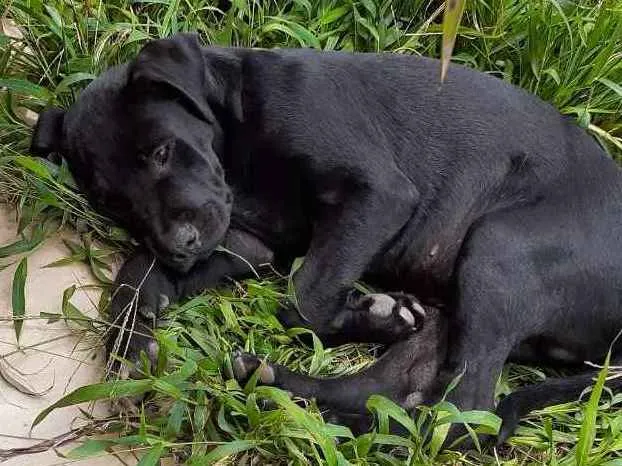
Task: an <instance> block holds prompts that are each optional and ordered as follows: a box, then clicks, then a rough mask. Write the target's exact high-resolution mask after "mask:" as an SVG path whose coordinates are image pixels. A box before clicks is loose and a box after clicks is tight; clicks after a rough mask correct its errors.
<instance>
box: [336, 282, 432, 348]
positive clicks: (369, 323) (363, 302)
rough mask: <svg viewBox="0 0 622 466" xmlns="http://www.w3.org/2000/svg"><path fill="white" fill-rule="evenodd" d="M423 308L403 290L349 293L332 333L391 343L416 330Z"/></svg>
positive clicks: (420, 321)
mask: <svg viewBox="0 0 622 466" xmlns="http://www.w3.org/2000/svg"><path fill="white" fill-rule="evenodd" d="M425 315H426V313H425V309H424V308H423V306H422V305H421V303H419V301H418V300H417V298H415V297H414V296H412V295H408V294H404V293H386V294H383V293H373V294H367V295H362V296H351V297H350V298H349V299H348V302H347V303H346V306H345V309H344V310H343V311H341V312H340V313H339V314H337V316H336V317H335V318H334V319H333V321H332V323H331V328H332V330H333V331H334V332H335V333H342V334H346V335H349V336H351V337H352V339H353V341H354V340H356V341H365V342H374V343H393V342H395V341H398V340H402V339H404V338H406V337H407V336H408V335H410V334H411V333H412V332H416V331H418V330H420V329H421V328H422V326H423V323H424V320H425Z"/></svg>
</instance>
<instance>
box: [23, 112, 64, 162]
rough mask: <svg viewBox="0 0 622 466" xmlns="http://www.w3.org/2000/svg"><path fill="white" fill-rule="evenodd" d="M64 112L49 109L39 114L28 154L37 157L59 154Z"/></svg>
mask: <svg viewBox="0 0 622 466" xmlns="http://www.w3.org/2000/svg"><path fill="white" fill-rule="evenodd" d="M64 118H65V111H64V110H63V109H60V108H49V109H47V110H44V111H43V112H41V113H40V114H39V119H38V120H37V124H36V125H35V129H34V132H33V135H32V141H31V143H30V152H31V153H32V154H33V155H36V156H38V157H47V156H48V155H50V154H52V153H57V152H60V148H61V141H62V137H63V120H64Z"/></svg>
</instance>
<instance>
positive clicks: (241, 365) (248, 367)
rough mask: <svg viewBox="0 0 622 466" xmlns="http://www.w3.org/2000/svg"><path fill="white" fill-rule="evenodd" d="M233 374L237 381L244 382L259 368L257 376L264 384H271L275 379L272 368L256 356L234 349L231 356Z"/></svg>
mask: <svg viewBox="0 0 622 466" xmlns="http://www.w3.org/2000/svg"><path fill="white" fill-rule="evenodd" d="M231 362H232V366H233V376H234V377H235V380H237V381H238V382H241V383H244V382H247V381H248V379H250V377H251V376H252V375H253V374H254V373H255V371H257V369H259V372H258V374H257V375H258V378H259V381H260V382H261V383H262V384H264V385H272V384H274V381H275V379H276V375H275V371H274V368H273V367H272V366H271V365H270V364H269V363H268V362H265V361H262V360H261V359H259V358H258V357H257V356H254V355H252V354H248V353H242V352H241V351H236V352H235V353H233V355H232V358H231Z"/></svg>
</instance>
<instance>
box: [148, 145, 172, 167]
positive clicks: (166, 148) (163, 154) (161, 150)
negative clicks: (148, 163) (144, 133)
mask: <svg viewBox="0 0 622 466" xmlns="http://www.w3.org/2000/svg"><path fill="white" fill-rule="evenodd" d="M170 153H171V144H170V143H166V144H162V145H161V146H159V147H157V148H156V150H154V151H153V152H152V153H151V160H152V161H153V163H155V164H156V165H158V166H163V165H166V162H168V159H169V157H170Z"/></svg>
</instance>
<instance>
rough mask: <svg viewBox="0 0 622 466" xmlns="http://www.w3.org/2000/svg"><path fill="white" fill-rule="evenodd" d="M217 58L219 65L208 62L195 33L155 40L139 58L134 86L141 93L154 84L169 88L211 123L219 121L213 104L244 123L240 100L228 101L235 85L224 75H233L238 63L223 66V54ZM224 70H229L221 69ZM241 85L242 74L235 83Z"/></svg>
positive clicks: (133, 70) (133, 75)
mask: <svg viewBox="0 0 622 466" xmlns="http://www.w3.org/2000/svg"><path fill="white" fill-rule="evenodd" d="M225 55H226V54H225ZM214 58H216V59H217V62H216V63H211V61H212V60H211V58H210V63H208V62H207V58H206V55H205V54H204V51H203V50H202V49H201V45H200V43H199V37H198V35H197V34H194V33H186V34H177V35H175V36H172V37H169V38H166V39H159V40H155V41H152V42H149V43H148V44H147V45H145V46H144V47H143V48H142V50H141V51H140V53H139V54H138V56H137V57H136V59H135V61H134V63H133V65H132V68H131V71H130V83H131V84H133V85H135V86H137V87H136V88H135V89H136V90H137V91H140V90H141V89H145V88H148V87H149V85H150V84H159V85H165V86H167V87H169V88H171V89H172V90H173V91H174V92H175V93H176V94H177V95H179V96H181V97H183V98H184V99H185V100H186V102H188V103H189V104H190V105H191V106H192V108H193V109H194V110H195V111H196V112H198V114H199V115H200V116H201V117H202V118H203V119H204V120H206V121H208V122H213V121H214V119H215V117H214V113H213V112H212V109H211V108H210V104H215V105H220V106H227V107H228V108H229V110H231V111H232V112H233V113H234V115H235V116H237V117H239V118H240V119H241V108H240V107H241V106H240V104H239V103H238V102H239V100H240V99H239V98H237V99H231V98H229V97H228V94H229V93H230V91H229V88H230V87H231V81H230V80H228V79H227V78H226V76H225V74H224V73H228V74H232V71H231V69H230V68H231V67H232V66H233V65H234V64H235V63H237V60H232V58H233V57H229V58H231V60H229V62H227V63H223V60H224V57H223V56H221V54H217V56H215V57H214ZM223 66H224V67H225V68H226V69H225V68H222V69H221V68H220V67H223ZM237 68H239V65H238V67H237ZM221 75H222V76H221ZM239 81H240V76H239V74H238V76H237V79H236V80H235V82H239ZM237 95H240V91H238V92H237Z"/></svg>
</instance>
